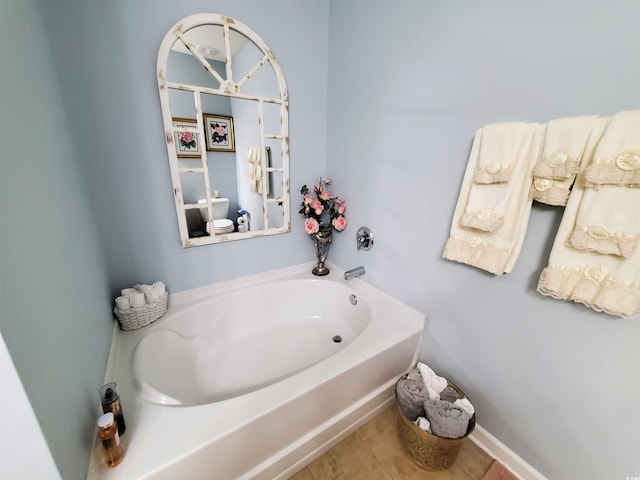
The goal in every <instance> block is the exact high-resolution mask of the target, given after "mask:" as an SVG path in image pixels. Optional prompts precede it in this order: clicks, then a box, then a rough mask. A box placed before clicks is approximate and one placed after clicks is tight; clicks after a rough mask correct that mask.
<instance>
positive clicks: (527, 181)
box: [443, 124, 545, 275]
mask: <svg viewBox="0 0 640 480" xmlns="http://www.w3.org/2000/svg"><path fill="white" fill-rule="evenodd" d="M544 128H545V127H544V125H542V124H529V125H528V126H527V129H526V130H527V131H529V132H531V130H532V132H531V133H532V135H531V136H530V137H527V138H529V139H530V142H529V145H528V148H521V149H520V151H519V154H520V158H518V160H517V162H518V163H517V164H519V165H520V166H521V167H522V168H521V170H518V176H517V177H516V176H513V177H512V178H511V180H510V182H512V183H513V185H512V186H513V190H512V191H511V195H510V201H509V202H508V205H507V208H506V211H505V214H504V216H503V222H502V224H503V225H502V227H501V228H500V229H499V230H498V231H496V232H495V233H490V232H487V231H481V230H476V229H471V228H465V227H464V226H462V224H461V219H462V216H463V215H464V213H465V211H466V210H470V211H473V210H477V209H475V208H473V207H472V206H469V205H468V203H469V202H468V200H469V197H470V193H471V190H472V189H473V188H476V187H480V185H476V184H474V183H473V178H474V176H475V170H476V164H477V159H478V153H479V150H480V143H481V139H482V130H483V129H479V130H478V131H477V132H476V135H475V138H474V141H473V145H472V147H471V153H470V155H469V161H468V163H467V169H466V171H465V174H464V178H463V181H462V187H461V189H460V195H459V196H458V202H457V204H456V208H455V211H454V214H453V220H452V223H451V230H450V234H449V239H448V240H447V243H446V245H445V249H444V252H443V257H444V258H446V259H448V260H453V261H456V262H461V263H465V264H467V265H471V266H474V267H477V268H480V269H482V270H486V271H488V272H491V273H493V274H495V275H502V274H503V273H509V272H510V271H511V270H512V269H513V267H514V266H515V263H516V261H517V259H518V255H519V254H520V250H521V248H522V243H523V242H524V236H525V233H526V229H527V224H528V221H529V215H530V213H531V203H532V200H531V199H529V187H530V185H531V181H532V172H533V166H534V164H535V162H536V160H537V159H538V154H539V151H540V146H541V142H542V138H543V135H544ZM514 166H515V165H514ZM514 171H515V170H514ZM498 186H499V184H498V185H486V187H487V188H495V187H498ZM481 216H484V214H483V215H481Z"/></svg>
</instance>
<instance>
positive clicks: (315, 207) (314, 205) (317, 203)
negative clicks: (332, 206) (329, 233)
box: [311, 200, 324, 215]
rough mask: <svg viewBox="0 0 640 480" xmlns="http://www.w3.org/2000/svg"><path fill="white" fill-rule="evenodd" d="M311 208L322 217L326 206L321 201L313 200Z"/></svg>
mask: <svg viewBox="0 0 640 480" xmlns="http://www.w3.org/2000/svg"><path fill="white" fill-rule="evenodd" d="M311 208H312V209H313V210H314V212H315V213H316V215H321V214H322V211H323V210H324V205H323V204H322V202H320V200H311Z"/></svg>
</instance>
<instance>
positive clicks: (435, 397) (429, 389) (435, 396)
mask: <svg viewBox="0 0 640 480" xmlns="http://www.w3.org/2000/svg"><path fill="white" fill-rule="evenodd" d="M427 393H428V394H429V398H430V399H431V400H440V394H439V393H438V392H436V391H435V390H434V389H433V388H432V387H427Z"/></svg>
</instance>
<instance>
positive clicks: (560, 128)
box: [530, 115, 598, 206]
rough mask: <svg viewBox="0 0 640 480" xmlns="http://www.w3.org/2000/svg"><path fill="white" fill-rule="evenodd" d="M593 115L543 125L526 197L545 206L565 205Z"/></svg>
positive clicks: (593, 118)
mask: <svg viewBox="0 0 640 480" xmlns="http://www.w3.org/2000/svg"><path fill="white" fill-rule="evenodd" d="M597 119H598V116H597V115H584V116H580V117H568V118H558V119H555V120H551V121H550V122H548V123H547V128H546V132H545V137H544V142H543V145H542V152H541V153H540V158H538V161H537V162H536V166H535V168H534V169H533V183H532V185H531V192H530V196H531V198H532V199H533V200H535V201H537V202H540V203H545V204H547V205H560V206H564V205H566V204H567V199H568V198H569V191H570V190H571V186H572V185H573V182H574V180H575V177H576V173H578V171H579V169H580V162H581V161H582V154H583V152H584V148H585V146H586V143H587V139H588V138H589V134H590V133H591V130H592V129H593V126H594V124H595V122H596V120H597Z"/></svg>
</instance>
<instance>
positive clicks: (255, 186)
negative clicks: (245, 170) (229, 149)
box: [247, 147, 262, 193]
mask: <svg viewBox="0 0 640 480" xmlns="http://www.w3.org/2000/svg"><path fill="white" fill-rule="evenodd" d="M247 158H248V161H249V190H250V191H252V192H255V193H260V187H261V183H262V168H261V165H260V149H259V148H258V147H249V151H248V154H247Z"/></svg>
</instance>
